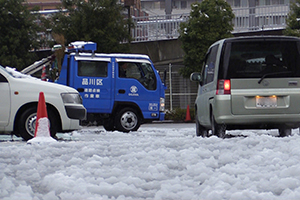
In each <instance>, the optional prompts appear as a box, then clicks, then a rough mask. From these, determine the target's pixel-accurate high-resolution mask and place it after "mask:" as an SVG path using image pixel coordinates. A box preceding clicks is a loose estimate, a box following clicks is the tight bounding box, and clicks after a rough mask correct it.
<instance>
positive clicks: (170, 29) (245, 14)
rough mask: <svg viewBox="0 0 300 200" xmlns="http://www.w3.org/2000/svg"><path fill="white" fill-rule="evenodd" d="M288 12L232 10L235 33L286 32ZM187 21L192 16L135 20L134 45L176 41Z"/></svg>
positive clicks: (278, 8)
mask: <svg viewBox="0 0 300 200" xmlns="http://www.w3.org/2000/svg"><path fill="white" fill-rule="evenodd" d="M289 11H290V6H289V4H286V5H273V6H271V5H269V6H259V7H251V8H249V7H245V8H233V13H234V14H235V18H234V20H233V24H234V30H233V33H239V32H252V31H258V30H270V29H284V28H285V27H286V18H287V15H288V13H289ZM188 18H189V13H184V14H175V15H157V16H151V17H150V16H145V17H134V18H132V20H133V22H134V25H135V26H134V28H132V29H131V36H132V38H133V42H143V41H154V40H167V39H176V38H178V37H179V29H180V23H182V22H186V21H187V20H188Z"/></svg>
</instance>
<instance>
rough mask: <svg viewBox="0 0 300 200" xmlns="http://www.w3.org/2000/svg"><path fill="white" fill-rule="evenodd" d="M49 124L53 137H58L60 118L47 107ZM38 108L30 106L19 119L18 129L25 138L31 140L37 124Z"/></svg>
mask: <svg viewBox="0 0 300 200" xmlns="http://www.w3.org/2000/svg"><path fill="white" fill-rule="evenodd" d="M47 113H48V119H49V125H50V135H51V137H53V138H56V132H57V130H58V120H57V119H56V116H55V114H54V112H53V111H52V110H49V109H47ZM36 115H37V108H36V107H30V108H28V109H26V110H25V111H24V112H23V113H22V114H21V117H20V118H19V121H18V130H19V133H20V135H21V137H22V138H23V139H24V140H26V141H27V140H30V139H31V138H33V137H34V132H35V124H36V117H37V116H36Z"/></svg>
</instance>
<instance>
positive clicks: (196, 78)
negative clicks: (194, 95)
mask: <svg viewBox="0 0 300 200" xmlns="http://www.w3.org/2000/svg"><path fill="white" fill-rule="evenodd" d="M190 80H191V81H193V82H201V73H200V72H193V73H192V74H191V76H190Z"/></svg>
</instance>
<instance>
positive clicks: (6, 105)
mask: <svg viewBox="0 0 300 200" xmlns="http://www.w3.org/2000/svg"><path fill="white" fill-rule="evenodd" d="M0 94H1V98H0V112H1V115H0V126H6V125H7V124H8V121H9V117H10V106H11V102H10V88H9V83H8V80H7V79H6V78H5V77H4V76H3V75H2V74H1V73H0Z"/></svg>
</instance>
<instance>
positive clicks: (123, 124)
mask: <svg viewBox="0 0 300 200" xmlns="http://www.w3.org/2000/svg"><path fill="white" fill-rule="evenodd" d="M115 125H116V128H117V130H118V131H122V132H129V131H137V130H138V129H139V127H140V125H141V118H140V116H139V115H138V113H137V112H136V110H134V109H133V108H130V107H127V108H123V109H122V110H121V111H120V112H118V114H117V115H116V119H115Z"/></svg>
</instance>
